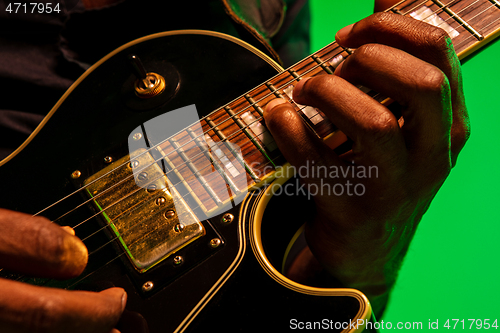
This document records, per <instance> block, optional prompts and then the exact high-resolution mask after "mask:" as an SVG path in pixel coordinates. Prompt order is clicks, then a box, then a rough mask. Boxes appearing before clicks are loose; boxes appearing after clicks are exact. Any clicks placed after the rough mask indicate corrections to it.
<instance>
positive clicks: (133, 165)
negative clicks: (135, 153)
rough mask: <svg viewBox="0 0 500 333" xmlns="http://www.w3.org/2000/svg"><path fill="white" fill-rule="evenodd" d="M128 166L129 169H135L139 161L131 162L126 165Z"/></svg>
mask: <svg viewBox="0 0 500 333" xmlns="http://www.w3.org/2000/svg"><path fill="white" fill-rule="evenodd" d="M128 166H129V167H130V168H131V169H133V168H137V167H138V166H139V161H137V160H133V161H132V162H130V163H129V164H128Z"/></svg>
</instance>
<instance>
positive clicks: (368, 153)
mask: <svg viewBox="0 0 500 333" xmlns="http://www.w3.org/2000/svg"><path fill="white" fill-rule="evenodd" d="M293 98H294V100H295V101H297V103H300V104H306V105H311V106H314V107H318V108H319V109H321V111H323V112H324V113H325V114H326V116H327V117H328V118H329V119H330V121H331V122H332V123H333V124H335V125H336V126H337V127H338V128H339V129H340V130H341V131H342V132H344V133H345V134H346V135H347V136H348V137H349V138H350V139H351V140H352V141H353V142H354V143H353V148H352V151H353V152H354V154H353V155H351V156H352V158H353V159H354V160H353V162H355V163H356V164H365V165H366V164H370V165H378V166H384V165H385V166H388V167H390V168H392V166H395V163H394V160H393V157H392V156H399V155H401V156H403V155H406V154H405V152H406V151H405V148H404V140H403V137H402V134H401V131H400V128H399V125H398V122H397V119H396V118H395V117H394V115H393V114H392V113H391V112H390V111H389V110H388V109H387V108H386V107H384V106H383V105H381V104H380V103H378V102H376V101H375V100H374V99H372V98H371V97H370V96H368V95H367V94H365V93H363V92H362V91H361V90H359V89H358V88H356V87H355V86H353V85H352V84H351V83H349V82H347V81H346V80H344V79H343V78H341V77H338V76H336V75H320V76H316V77H313V78H310V79H308V80H301V81H300V82H299V83H298V84H297V85H296V87H295V89H294V95H293Z"/></svg>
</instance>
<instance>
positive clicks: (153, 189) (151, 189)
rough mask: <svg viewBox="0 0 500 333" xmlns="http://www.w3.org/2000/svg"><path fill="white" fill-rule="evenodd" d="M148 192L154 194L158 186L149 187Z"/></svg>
mask: <svg viewBox="0 0 500 333" xmlns="http://www.w3.org/2000/svg"><path fill="white" fill-rule="evenodd" d="M147 191H148V192H149V193H153V192H154V191H156V185H155V184H151V185H149V186H148V189H147Z"/></svg>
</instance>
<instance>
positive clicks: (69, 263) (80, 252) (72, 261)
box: [61, 232, 89, 276]
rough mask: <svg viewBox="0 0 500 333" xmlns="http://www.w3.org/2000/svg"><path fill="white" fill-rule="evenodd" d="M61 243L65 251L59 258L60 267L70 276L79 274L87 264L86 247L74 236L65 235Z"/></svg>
mask: <svg viewBox="0 0 500 333" xmlns="http://www.w3.org/2000/svg"><path fill="white" fill-rule="evenodd" d="M68 233H69V232H68ZM63 244H64V250H65V251H64V255H63V256H62V258H61V266H62V268H61V269H62V270H64V271H66V272H67V273H68V274H70V275H72V276H78V275H80V274H81V273H82V272H83V270H84V269H85V267H86V266H87V261H88V257H89V255H88V250H87V247H86V246H85V244H83V242H82V241H81V240H80V239H78V238H77V237H75V236H65V237H64V238H63Z"/></svg>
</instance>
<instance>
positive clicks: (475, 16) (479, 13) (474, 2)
mask: <svg viewBox="0 0 500 333" xmlns="http://www.w3.org/2000/svg"><path fill="white" fill-rule="evenodd" d="M477 2H478V1H475V2H474V3H473V4H475V3H477ZM471 5H472V4H471ZM471 5H469V6H467V7H466V8H464V10H465V9H467V8H468V7H470V6H471ZM491 7H492V6H490V7H488V8H487V9H485V10H484V11H483V12H485V11H486V10H488V9H489V8H491ZM483 12H481V13H483ZM481 13H479V14H477V15H476V16H474V17H477V16H478V15H480V14H481ZM277 158H279V156H278V157H277ZM210 165H211V164H210ZM210 165H208V167H209V166H210ZM178 184H179V183H178ZM174 186H175V185H174ZM199 188H200V186H199ZM191 192H194V191H191ZM188 194H189V193H188ZM188 194H187V195H188ZM184 197H185V196H184ZM196 208H198V207H196ZM87 238H88V237H87Z"/></svg>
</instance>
